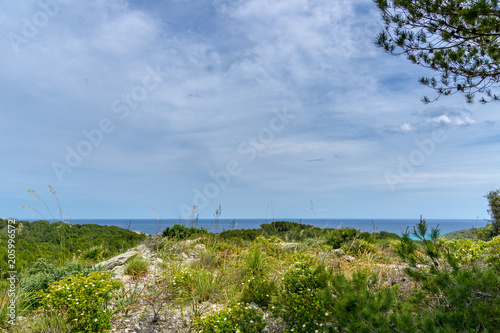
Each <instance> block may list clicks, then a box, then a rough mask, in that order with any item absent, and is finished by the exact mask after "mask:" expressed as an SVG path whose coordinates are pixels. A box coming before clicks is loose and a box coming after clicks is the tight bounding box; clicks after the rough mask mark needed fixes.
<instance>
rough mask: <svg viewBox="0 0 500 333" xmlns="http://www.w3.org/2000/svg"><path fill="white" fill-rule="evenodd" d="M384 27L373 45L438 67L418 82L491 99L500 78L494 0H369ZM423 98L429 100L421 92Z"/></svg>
mask: <svg viewBox="0 0 500 333" xmlns="http://www.w3.org/2000/svg"><path fill="white" fill-rule="evenodd" d="M375 2H376V4H377V5H378V7H379V9H380V11H381V15H382V18H383V20H384V23H385V29H384V30H383V31H382V32H381V33H380V34H379V36H378V39H377V44H378V45H379V46H380V47H382V48H383V49H384V50H385V51H386V52H388V53H390V54H393V55H401V54H405V55H406V56H407V57H408V59H409V60H410V61H411V62H413V63H414V64H417V65H420V66H423V67H425V68H430V69H432V70H435V71H438V72H439V73H440V76H439V77H438V78H436V77H432V78H428V77H424V78H421V79H420V82H421V83H422V84H424V85H426V86H428V87H430V88H432V89H435V90H436V91H437V93H438V96H437V97H436V99H437V98H439V96H441V95H445V96H446V95H452V94H455V93H459V94H462V95H464V96H465V97H466V100H467V102H469V103H471V102H472V101H473V97H474V95H475V94H481V95H483V97H482V98H481V102H483V103H486V102H489V101H497V100H499V99H500V95H496V94H495V93H493V91H492V90H491V87H495V86H496V85H497V84H498V83H499V82H500V75H499V73H500V45H499V43H498V38H497V37H498V27H499V25H500V17H499V16H498V11H499V4H498V1H497V0H493V1H468V0H450V1H443V0H439V1H435V0H417V1H405V0H375ZM423 100H424V102H429V101H430V100H429V99H428V98H427V97H424V99H423Z"/></svg>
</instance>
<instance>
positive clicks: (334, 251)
mask: <svg viewBox="0 0 500 333" xmlns="http://www.w3.org/2000/svg"><path fill="white" fill-rule="evenodd" d="M333 253H334V254H336V255H339V256H343V255H344V254H345V252H344V250H342V249H335V250H333Z"/></svg>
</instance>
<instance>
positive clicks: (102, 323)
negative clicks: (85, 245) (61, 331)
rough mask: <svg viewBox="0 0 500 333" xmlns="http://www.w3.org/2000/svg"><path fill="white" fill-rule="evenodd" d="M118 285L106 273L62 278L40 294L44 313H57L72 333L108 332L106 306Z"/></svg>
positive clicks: (108, 313)
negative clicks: (68, 325)
mask: <svg viewBox="0 0 500 333" xmlns="http://www.w3.org/2000/svg"><path fill="white" fill-rule="evenodd" d="M120 286H121V282H120V281H118V280H116V279H111V274H110V273H108V272H93V273H91V274H89V276H86V277H85V276H83V275H81V274H78V275H73V276H69V277H64V278H62V279H61V280H60V281H57V282H54V283H52V284H51V285H50V287H49V289H48V291H47V292H41V294H42V297H43V298H42V306H43V307H44V309H45V310H46V311H61V312H62V313H64V314H65V318H66V321H67V322H68V323H70V324H71V325H72V327H73V331H74V332H107V331H108V330H109V329H110V328H111V322H110V317H111V311H109V310H108V309H107V308H106V307H107V302H108V301H109V300H110V299H111V298H112V297H113V293H114V291H116V290H118V289H119V288H120Z"/></svg>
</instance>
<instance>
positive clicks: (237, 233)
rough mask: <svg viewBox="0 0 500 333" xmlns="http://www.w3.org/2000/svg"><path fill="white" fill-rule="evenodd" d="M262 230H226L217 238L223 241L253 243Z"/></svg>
mask: <svg viewBox="0 0 500 333" xmlns="http://www.w3.org/2000/svg"><path fill="white" fill-rule="evenodd" d="M262 234H263V230H261V229H242V230H226V231H223V232H221V233H220V234H219V237H220V238H222V239H224V240H229V239H239V240H245V241H253V240H254V239H255V238H257V237H259V236H261V235H262Z"/></svg>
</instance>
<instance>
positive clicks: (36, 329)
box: [15, 312, 71, 333]
mask: <svg viewBox="0 0 500 333" xmlns="http://www.w3.org/2000/svg"><path fill="white" fill-rule="evenodd" d="M15 332H16V333H45V332H50V333H70V332H71V325H70V324H69V323H67V322H66V320H65V319H64V316H63V315H62V314H60V313H57V312H43V313H41V314H39V315H37V316H33V317H31V318H27V321H26V322H24V323H23V325H22V326H21V327H17V329H16V330H15Z"/></svg>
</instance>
